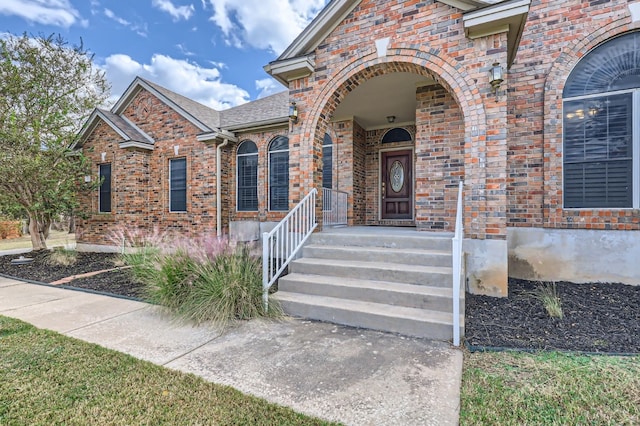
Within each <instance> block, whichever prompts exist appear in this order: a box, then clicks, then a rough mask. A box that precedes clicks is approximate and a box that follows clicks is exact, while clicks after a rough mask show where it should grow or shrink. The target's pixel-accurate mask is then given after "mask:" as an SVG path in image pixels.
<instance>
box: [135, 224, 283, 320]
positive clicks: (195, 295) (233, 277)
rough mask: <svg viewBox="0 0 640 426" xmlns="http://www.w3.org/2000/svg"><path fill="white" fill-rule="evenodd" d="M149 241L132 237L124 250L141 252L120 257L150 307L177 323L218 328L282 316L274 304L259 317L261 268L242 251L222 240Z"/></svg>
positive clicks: (197, 238) (245, 251) (138, 236)
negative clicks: (164, 310) (157, 307)
mask: <svg viewBox="0 0 640 426" xmlns="http://www.w3.org/2000/svg"><path fill="white" fill-rule="evenodd" d="M153 235H154V236H153V239H149V240H145V239H144V238H140V235H139V234H136V239H135V240H128V241H127V242H126V244H128V245H129V246H130V247H135V246H134V245H133V244H140V246H139V247H138V248H137V250H126V251H125V253H123V254H122V258H123V260H124V262H125V263H126V264H127V265H130V266H131V267H132V268H131V271H132V273H133V274H134V276H135V277H136V279H137V280H139V281H140V282H142V283H143V284H144V285H145V287H146V297H147V299H148V300H149V301H150V302H152V303H156V304H159V305H161V306H164V307H166V308H168V309H169V310H170V311H171V312H172V313H174V314H175V315H177V316H178V317H180V318H182V319H186V320H189V321H193V322H195V323H202V322H212V323H214V324H216V325H218V326H221V327H225V326H227V325H228V324H229V322H230V321H233V320H237V319H240V320H245V319H251V318H256V317H265V316H266V317H278V316H281V315H282V311H281V309H280V307H279V305H278V304H277V303H275V301H270V303H269V310H268V312H265V311H264V308H263V304H262V262H261V259H260V258H258V257H255V256H252V255H251V252H250V250H249V249H248V248H247V247H246V246H242V245H239V246H235V245H233V244H231V243H230V242H229V240H228V239H227V238H217V237H196V238H187V237H182V236H179V237H173V238H172V237H170V236H168V235H165V236H163V237H162V238H161V239H157V236H158V233H154V234H153Z"/></svg>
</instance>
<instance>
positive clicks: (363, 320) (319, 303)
mask: <svg viewBox="0 0 640 426" xmlns="http://www.w3.org/2000/svg"><path fill="white" fill-rule="evenodd" d="M274 296H275V298H276V299H277V300H278V301H279V302H280V304H281V305H282V307H283V309H284V311H285V312H286V313H287V314H289V315H293V316H298V317H303V318H309V319H315V320H320V321H328V322H333V323H337V324H343V325H349V326H352V327H362V328H370V329H373V330H382V331H388V332H393V333H400V334H404V335H408V336H415V337H424V338H429V339H435V340H449V339H451V338H452V337H453V330H452V328H453V326H452V323H451V321H452V318H451V314H447V313H444V312H436V311H427V310H423V309H415V308H406V307H399V306H392V305H386V304H380V303H372V302H364V301H356V300H348V299H339V298H335V297H326V296H316V295H309V294H299V293H289V292H284V291H278V292H277V293H276V294H275V295H274ZM460 324H461V327H460V329H461V335H464V316H463V315H461V316H460Z"/></svg>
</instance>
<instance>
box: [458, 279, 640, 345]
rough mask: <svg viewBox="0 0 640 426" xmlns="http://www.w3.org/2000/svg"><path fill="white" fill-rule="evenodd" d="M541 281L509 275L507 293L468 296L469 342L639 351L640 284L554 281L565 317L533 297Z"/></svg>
mask: <svg viewBox="0 0 640 426" xmlns="http://www.w3.org/2000/svg"><path fill="white" fill-rule="evenodd" d="M539 285H542V283H540V282H533V281H526V280H518V279H510V280H509V297H507V298H494V297H487V296H475V295H470V294H467V295H466V319H465V335H466V340H467V343H468V344H470V345H471V346H490V347H501V348H518V349H530V350H540V349H544V350H550V349H558V350H569V351H581V352H608V353H640V286H631V285H624V284H616V283H590V284H574V283H567V282H557V283H556V289H557V294H558V295H559V297H560V300H561V303H562V310H563V313H564V317H563V318H562V319H557V318H551V317H550V316H549V315H548V314H547V311H546V310H545V308H544V305H543V304H542V302H541V301H540V300H538V299H536V298H535V297H532V296H531V292H532V291H533V290H534V289H535V288H536V286H539Z"/></svg>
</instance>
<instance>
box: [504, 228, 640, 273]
mask: <svg viewBox="0 0 640 426" xmlns="http://www.w3.org/2000/svg"><path fill="white" fill-rule="evenodd" d="M507 241H508V245H509V276H511V277H514V278H524V279H529V280H544V281H553V280H556V281H570V282H621V283H625V284H632V285H640V267H639V266H638V259H640V231H624V232H623V231H605V230H588V229H542V228H509V230H508V233H507Z"/></svg>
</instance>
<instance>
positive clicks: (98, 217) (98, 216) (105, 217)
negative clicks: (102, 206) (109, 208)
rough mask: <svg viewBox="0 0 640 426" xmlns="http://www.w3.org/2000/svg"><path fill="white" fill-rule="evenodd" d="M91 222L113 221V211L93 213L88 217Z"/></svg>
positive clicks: (114, 218)
mask: <svg viewBox="0 0 640 426" xmlns="http://www.w3.org/2000/svg"><path fill="white" fill-rule="evenodd" d="M89 219H90V220H91V221H93V222H115V220H116V217H115V214H113V212H104V213H93V214H92V215H91V217H90V218H89Z"/></svg>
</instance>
